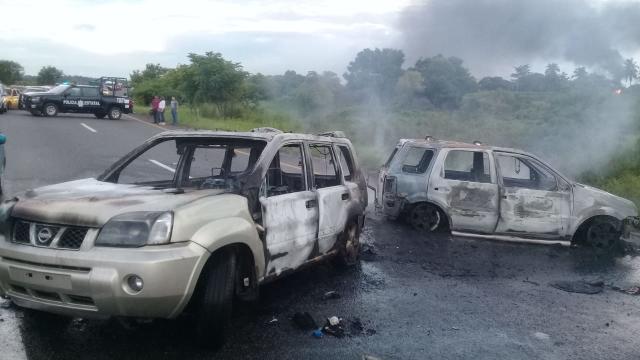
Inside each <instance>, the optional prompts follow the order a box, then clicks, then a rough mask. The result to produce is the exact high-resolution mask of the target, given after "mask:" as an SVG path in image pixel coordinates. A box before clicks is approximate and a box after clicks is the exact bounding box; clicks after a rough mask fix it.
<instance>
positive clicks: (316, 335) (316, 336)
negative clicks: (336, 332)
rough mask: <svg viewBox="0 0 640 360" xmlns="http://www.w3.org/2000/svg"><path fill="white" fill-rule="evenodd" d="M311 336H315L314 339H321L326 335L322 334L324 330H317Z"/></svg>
mask: <svg viewBox="0 0 640 360" xmlns="http://www.w3.org/2000/svg"><path fill="white" fill-rule="evenodd" d="M311 336H313V337H314V338H317V339H320V338H321V337H323V336H324V333H323V332H322V329H316V330H315V331H314V332H313V333H311Z"/></svg>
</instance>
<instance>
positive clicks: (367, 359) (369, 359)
mask: <svg viewBox="0 0 640 360" xmlns="http://www.w3.org/2000/svg"><path fill="white" fill-rule="evenodd" d="M362 360H381V359H380V358H379V357H375V356H371V355H362Z"/></svg>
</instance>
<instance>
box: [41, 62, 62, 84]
mask: <svg viewBox="0 0 640 360" xmlns="http://www.w3.org/2000/svg"><path fill="white" fill-rule="evenodd" d="M63 76H64V73H63V72H62V70H60V69H58V68H56V67H55V66H44V67H43V68H42V69H40V71H39V72H38V84H40V85H55V84H56V83H57V82H58V81H60V79H62V77H63Z"/></svg>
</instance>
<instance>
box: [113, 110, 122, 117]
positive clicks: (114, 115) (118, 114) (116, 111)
mask: <svg viewBox="0 0 640 360" xmlns="http://www.w3.org/2000/svg"><path fill="white" fill-rule="evenodd" d="M111 116H112V117H114V118H117V117H120V110H115V109H114V110H111Z"/></svg>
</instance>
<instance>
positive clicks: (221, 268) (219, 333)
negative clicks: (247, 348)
mask: <svg viewBox="0 0 640 360" xmlns="http://www.w3.org/2000/svg"><path fill="white" fill-rule="evenodd" d="M235 273H236V254H235V252H233V251H220V252H217V253H215V254H213V255H212V256H211V258H210V259H209V262H208V263H207V266H206V267H205V268H204V269H203V274H202V275H203V276H204V278H202V279H201V281H202V283H201V284H200V285H201V286H202V288H201V290H202V292H201V293H200V299H199V304H198V307H197V314H196V316H197V319H196V324H195V325H196V326H195V331H196V339H197V340H198V343H200V344H201V345H203V346H206V347H210V348H218V347H220V346H222V344H224V339H225V331H226V330H227V329H228V327H229V323H230V322H231V313H232V311H233V294H234V291H235V288H234V285H235Z"/></svg>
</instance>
